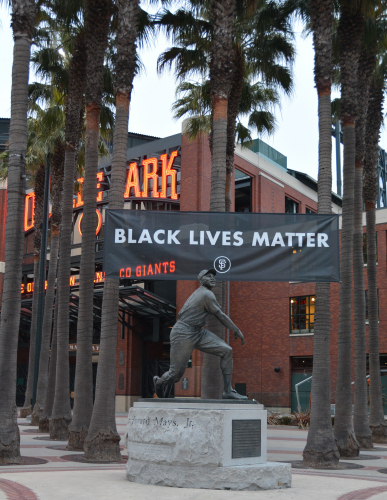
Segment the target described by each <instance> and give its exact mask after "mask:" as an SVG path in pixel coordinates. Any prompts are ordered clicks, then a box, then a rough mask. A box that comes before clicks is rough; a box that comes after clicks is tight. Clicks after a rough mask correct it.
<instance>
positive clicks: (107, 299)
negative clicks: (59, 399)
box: [84, 0, 140, 461]
mask: <svg viewBox="0 0 387 500" xmlns="http://www.w3.org/2000/svg"><path fill="white" fill-rule="evenodd" d="M116 6H117V9H118V12H117V18H118V28H117V34H116V44H117V55H116V63H115V89H116V123H115V128H114V137H113V161H112V172H111V184H110V191H109V208H110V209H120V208H121V209H122V208H123V191H124V186H125V176H126V149H127V137H128V119H129V104H130V96H131V92H132V88H133V78H134V76H135V74H136V71H137V57H136V39H137V37H138V34H139V26H138V17H139V13H140V9H139V1H138V0H130V1H129V2H127V1H124V0H116ZM118 292H119V280H115V279H106V280H105V285H104V292H103V302H102V325H101V344H100V345H101V347H100V354H99V360H98V372H97V388H96V394H95V403H94V409H93V415H92V419H91V423H90V428H89V432H88V435H87V438H86V440H85V444H84V449H85V457H86V458H88V459H93V460H108V461H118V460H120V458H121V453H120V447H119V442H120V436H119V434H118V432H117V427H116V419H115V379H116V362H115V359H116V352H117V335H116V331H117V316H118V305H119V293H118Z"/></svg>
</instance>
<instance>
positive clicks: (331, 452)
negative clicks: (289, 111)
mask: <svg viewBox="0 0 387 500" xmlns="http://www.w3.org/2000/svg"><path fill="white" fill-rule="evenodd" d="M310 19H311V26H312V30H313V44H314V54H315V56H314V75H315V84H316V89H317V95H318V115H319V170H318V172H319V173H318V213H321V214H324V213H327V214H329V213H331V212H332V201H331V200H332V195H331V186H332V165H331V150H332V144H331V128H332V126H331V84H332V29H333V0H312V1H311V2H310ZM330 330H331V310H330V284H329V283H316V311H315V323H314V340H313V342H314V345H313V374H312V376H313V378H312V396H311V397H312V401H311V420H310V428H309V432H308V438H307V443H306V446H305V448H304V452H303V460H304V464H305V465H306V466H307V467H326V466H337V464H338V461H339V453H338V450H337V447H336V443H335V440H334V436H333V431H332V420H331V384H330Z"/></svg>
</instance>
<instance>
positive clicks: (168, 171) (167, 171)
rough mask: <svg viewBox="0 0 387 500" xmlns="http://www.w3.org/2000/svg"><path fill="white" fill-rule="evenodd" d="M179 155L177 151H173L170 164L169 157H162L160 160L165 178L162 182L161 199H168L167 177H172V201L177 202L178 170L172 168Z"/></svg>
mask: <svg viewBox="0 0 387 500" xmlns="http://www.w3.org/2000/svg"><path fill="white" fill-rule="evenodd" d="M177 155H178V152H177V151H173V152H172V153H171V156H170V158H169V162H168V164H167V155H161V156H160V160H161V161H162V165H163V174H162V175H163V177H162V181H161V193H160V198H166V197H167V177H168V176H170V177H171V199H172V200H177V199H178V196H177V192H176V170H174V169H173V168H172V165H173V162H174V161H175V158H176V156H177Z"/></svg>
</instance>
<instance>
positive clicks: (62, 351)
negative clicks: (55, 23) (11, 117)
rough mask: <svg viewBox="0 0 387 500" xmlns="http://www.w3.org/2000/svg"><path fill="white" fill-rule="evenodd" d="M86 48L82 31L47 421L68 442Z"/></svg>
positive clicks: (76, 50)
mask: <svg viewBox="0 0 387 500" xmlns="http://www.w3.org/2000/svg"><path fill="white" fill-rule="evenodd" d="M85 47H86V40H85V35H84V33H83V32H82V31H80V32H79V33H78V35H77V36H76V38H75V41H74V47H73V57H72V59H71V61H70V67H69V78H68V82H69V83H68V91H67V98H66V124H65V145H66V146H65V163H64V178H63V190H62V219H61V226H60V238H59V246H60V256H59V262H58V278H57V291H58V293H57V299H56V307H57V308H58V320H57V360H56V378H55V398H54V403H53V407H52V413H51V418H50V437H51V438H52V439H67V437H68V425H69V423H70V422H71V408H70V388H69V364H68V342H69V292H70V285H69V282H70V258H71V231H72V215H73V193H74V169H75V160H76V157H77V150H78V142H79V136H80V127H81V119H82V108H83V95H84V91H85V80H86V78H85V76H86V75H85V67H86V61H85V52H86V51H85Z"/></svg>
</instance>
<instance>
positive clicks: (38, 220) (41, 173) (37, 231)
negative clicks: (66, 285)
mask: <svg viewBox="0 0 387 500" xmlns="http://www.w3.org/2000/svg"><path fill="white" fill-rule="evenodd" d="M27 154H28V146H27ZM41 160H43V158H41ZM45 170H46V166H45V164H44V162H42V161H40V162H39V167H38V170H37V172H36V176H35V203H34V208H35V210H34V212H35V215H34V218H35V222H34V239H33V241H34V292H33V296H32V314H31V329H30V349H29V359H28V378H27V390H26V398H25V401H24V408H22V410H24V411H23V412H21V415H27V414H28V415H29V414H31V412H32V408H31V399H32V392H33V385H34V367H35V342H36V325H37V316H38V298H39V262H40V250H41V242H42V231H41V227H42V219H43V201H44V178H45Z"/></svg>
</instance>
